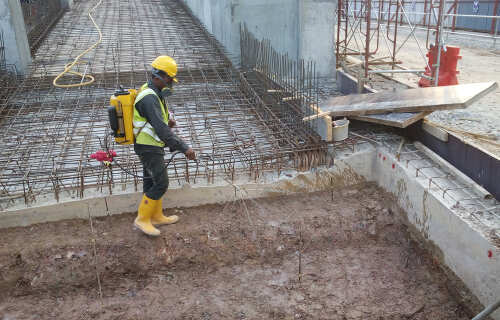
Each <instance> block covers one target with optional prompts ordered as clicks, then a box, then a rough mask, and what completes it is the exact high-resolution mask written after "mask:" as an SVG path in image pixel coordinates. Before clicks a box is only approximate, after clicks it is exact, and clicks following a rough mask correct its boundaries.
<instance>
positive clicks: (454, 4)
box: [451, 0, 498, 31]
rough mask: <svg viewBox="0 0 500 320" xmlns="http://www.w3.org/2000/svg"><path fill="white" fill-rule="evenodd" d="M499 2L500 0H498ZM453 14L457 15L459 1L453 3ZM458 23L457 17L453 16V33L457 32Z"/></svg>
mask: <svg viewBox="0 0 500 320" xmlns="http://www.w3.org/2000/svg"><path fill="white" fill-rule="evenodd" d="M497 1H498V0H497ZM453 7H454V8H453V14H457V10H458V0H455V3H453ZM456 22H457V16H453V21H452V23H451V31H455V24H456Z"/></svg>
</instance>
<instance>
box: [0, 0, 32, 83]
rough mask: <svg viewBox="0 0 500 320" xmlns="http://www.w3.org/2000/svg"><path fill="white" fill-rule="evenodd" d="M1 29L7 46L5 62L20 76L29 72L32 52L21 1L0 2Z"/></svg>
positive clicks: (5, 0)
mask: <svg viewBox="0 0 500 320" xmlns="http://www.w3.org/2000/svg"><path fill="white" fill-rule="evenodd" d="M0 29H1V30H2V33H3V39H4V46H5V60H6V61H5V62H6V63H7V64H9V65H14V66H15V67H16V70H17V72H18V73H20V74H23V75H24V74H26V73H27V72H28V66H29V64H30V63H31V51H30V46H29V43H28V35H27V33H26V27H25V24H24V17H23V12H22V9H21V3H20V2H19V0H0Z"/></svg>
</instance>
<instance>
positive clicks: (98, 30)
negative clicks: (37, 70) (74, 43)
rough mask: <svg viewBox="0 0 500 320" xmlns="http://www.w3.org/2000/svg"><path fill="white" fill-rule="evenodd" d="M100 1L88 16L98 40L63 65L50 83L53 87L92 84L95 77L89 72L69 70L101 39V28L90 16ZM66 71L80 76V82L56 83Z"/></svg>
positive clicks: (73, 86)
mask: <svg viewBox="0 0 500 320" xmlns="http://www.w3.org/2000/svg"><path fill="white" fill-rule="evenodd" d="M101 3H102V0H99V2H98V3H97V4H96V5H95V6H94V7H93V8H92V9H90V10H89V13H88V15H89V18H90V20H91V21H92V23H93V24H94V26H95V28H96V29H97V32H98V33H99V40H97V42H96V43H94V44H93V45H92V46H90V47H89V48H88V49H87V50H85V51H83V52H82V53H80V54H79V55H78V56H77V57H76V58H75V60H73V62H72V63H68V64H66V65H65V66H64V71H63V72H61V73H60V74H58V75H57V77H55V79H54V81H53V82H52V84H53V85H54V86H55V87H58V88H75V87H83V86H87V85H89V84H92V83H93V82H94V81H95V78H94V77H93V76H91V75H89V74H86V73H85V74H83V73H80V72H78V71H73V70H71V69H72V68H73V67H74V66H75V65H77V64H82V63H84V62H82V61H80V58H81V57H83V56H84V55H86V54H87V53H88V52H90V51H91V50H92V49H94V48H95V47H97V46H98V45H99V44H100V43H101V41H102V32H101V29H100V28H99V26H98V25H97V23H96V22H95V20H94V18H93V17H92V15H91V13H92V12H93V11H94V10H95V9H96V8H97V7H98V6H100V5H101ZM66 73H70V74H74V75H77V76H80V77H81V78H82V81H81V82H80V83H73V84H58V83H57V80H59V79H60V78H61V77H62V76H64V75H65V74H66ZM85 78H87V79H90V80H88V81H83V79H85Z"/></svg>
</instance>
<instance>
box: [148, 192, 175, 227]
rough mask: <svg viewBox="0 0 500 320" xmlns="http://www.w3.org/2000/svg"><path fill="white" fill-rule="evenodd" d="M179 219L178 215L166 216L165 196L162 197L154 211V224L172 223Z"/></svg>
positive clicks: (152, 220)
mask: <svg viewBox="0 0 500 320" xmlns="http://www.w3.org/2000/svg"><path fill="white" fill-rule="evenodd" d="M177 221H179V217H178V216H168V217H167V216H165V215H164V214H163V198H160V200H158V202H157V203H156V207H155V211H154V213H153V217H152V218H151V222H152V223H153V224H154V225H162V224H172V223H176V222H177Z"/></svg>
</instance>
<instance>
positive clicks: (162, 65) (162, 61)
mask: <svg viewBox="0 0 500 320" xmlns="http://www.w3.org/2000/svg"><path fill="white" fill-rule="evenodd" d="M151 66H152V67H153V68H155V69H158V70H161V71H163V72H165V73H166V74H168V76H169V77H170V78H172V79H173V80H174V81H175V82H178V81H177V79H176V78H175V76H176V75H177V63H176V62H175V60H174V59H172V58H171V57H169V56H159V57H158V58H156V59H155V60H154V61H153V62H152V63H151Z"/></svg>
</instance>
